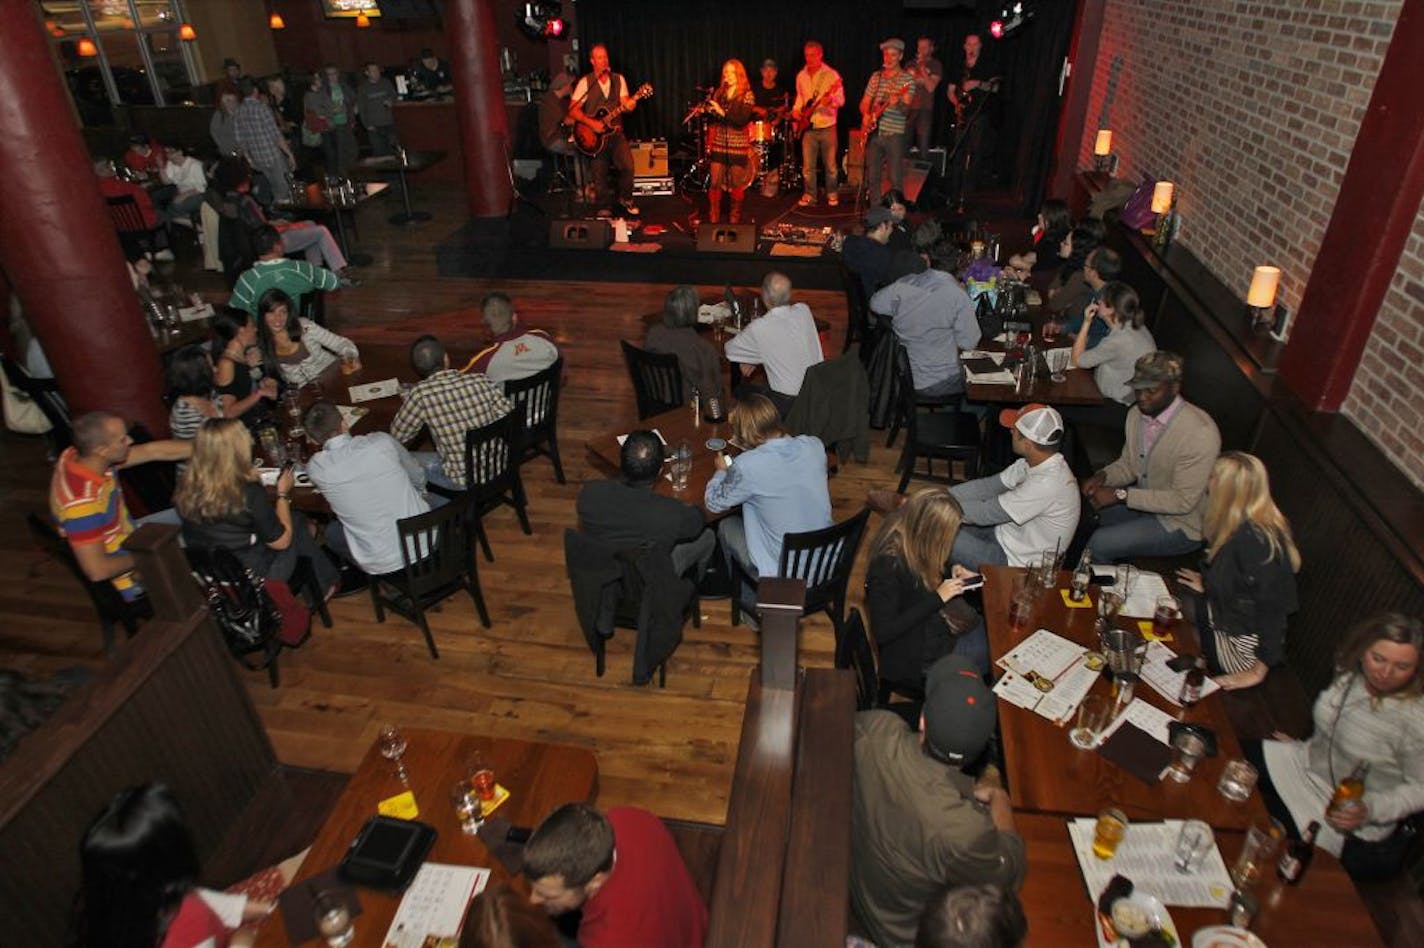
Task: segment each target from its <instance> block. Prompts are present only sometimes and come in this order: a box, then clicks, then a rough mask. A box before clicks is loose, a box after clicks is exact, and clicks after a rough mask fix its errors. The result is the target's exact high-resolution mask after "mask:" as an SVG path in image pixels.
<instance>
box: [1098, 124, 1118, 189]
mask: <svg viewBox="0 0 1424 948" xmlns="http://www.w3.org/2000/svg"><path fill="white" fill-rule="evenodd" d="M1112 137H1113V136H1112V130H1111V129H1106V128H1100V129H1098V136H1097V138H1095V139H1094V140H1093V170H1095V171H1097V172H1098V173H1099V174H1105V175H1107V176H1108V177H1109V178H1111V177H1113V176H1114V175H1116V174H1117V155H1114V154H1113V150H1112Z"/></svg>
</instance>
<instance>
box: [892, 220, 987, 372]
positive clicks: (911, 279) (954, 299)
mask: <svg viewBox="0 0 1424 948" xmlns="http://www.w3.org/2000/svg"><path fill="white" fill-rule="evenodd" d="M958 256H959V255H958V251H957V250H956V249H955V247H954V245H953V244H951V243H950V242H949V241H941V242H940V243H938V244H936V245H935V246H934V248H933V249H932V250H931V254H930V262H931V267H930V268H929V269H928V270H925V271H923V272H920V273H911V274H910V275H908V276H903V277H901V278H900V279H898V280H896V281H895V282H894V283H891V284H890V285H889V286H886V287H884V288H883V289H880V290H877V291H876V292H875V294H874V295H872V296H871V297H870V310H871V312H873V313H879V314H881V315H882V316H888V317H890V327H891V329H893V330H894V331H895V338H896V339H898V340H900V345H902V346H904V347H905V355H906V356H908V357H909V360H910V375H911V376H912V377H913V378H914V380H915V392H916V393H918V394H920V395H924V396H927V397H940V396H949V395H959V394H962V393H963V392H964V366H963V365H962V364H961V363H960V361H959V353H960V351H961V350H963V349H972V348H974V347H975V346H976V345H978V344H979V320H978V317H977V316H976V315H975V312H974V303H973V302H972V301H971V300H970V299H969V294H968V293H966V292H964V288H963V287H962V286H960V285H959V281H958V280H956V279H955V278H954V277H953V276H951V275H950V274H951V273H952V272H953V270H954V265H955V263H956V261H957V259H958Z"/></svg>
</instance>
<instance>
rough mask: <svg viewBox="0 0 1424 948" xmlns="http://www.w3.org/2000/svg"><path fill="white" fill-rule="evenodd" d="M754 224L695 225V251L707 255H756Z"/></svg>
mask: <svg viewBox="0 0 1424 948" xmlns="http://www.w3.org/2000/svg"><path fill="white" fill-rule="evenodd" d="M756 243H757V225H756V224H711V223H708V222H707V221H703V222H702V223H701V224H698V225H697V249H698V250H704V251H707V252H709V253H756Z"/></svg>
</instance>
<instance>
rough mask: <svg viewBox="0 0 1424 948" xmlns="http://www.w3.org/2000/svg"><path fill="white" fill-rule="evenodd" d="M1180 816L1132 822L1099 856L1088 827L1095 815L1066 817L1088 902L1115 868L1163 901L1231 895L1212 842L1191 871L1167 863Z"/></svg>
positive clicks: (1213, 902) (1201, 902)
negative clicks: (1109, 852)
mask: <svg viewBox="0 0 1424 948" xmlns="http://www.w3.org/2000/svg"><path fill="white" fill-rule="evenodd" d="M1183 822H1184V821H1183V820H1164V821H1163V822H1161V823H1133V824H1132V825H1131V826H1129V827H1128V828H1127V835H1126V836H1124V837H1123V840H1122V842H1121V843H1120V844H1118V847H1117V852H1116V853H1114V854H1113V857H1112V858H1111V859H1099V858H1098V857H1097V856H1094V855H1093V827H1094V826H1095V825H1096V823H1097V821H1096V820H1094V819H1093V818H1092V817H1081V818H1079V819H1076V820H1070V821H1069V822H1068V838H1069V840H1070V841H1071V842H1072V844H1073V853H1074V855H1076V856H1077V857H1078V868H1079V869H1080V870H1081V871H1082V873H1083V882H1084V884H1085V885H1087V887H1088V893H1089V895H1090V897H1091V898H1092V900H1093V902H1094V903H1096V902H1097V899H1098V896H1099V895H1100V894H1102V891H1103V889H1105V888H1107V885H1108V883H1109V882H1111V881H1112V878H1113V876H1115V875H1119V874H1121V875H1123V876H1126V877H1127V878H1128V879H1131V880H1132V884H1133V886H1134V887H1135V888H1139V889H1142V890H1144V891H1146V892H1151V893H1152V894H1153V895H1155V896H1157V898H1159V899H1161V900H1162V902H1163V904H1165V905H1181V906H1186V907H1189V908H1226V906H1227V904H1228V903H1229V901H1230V899H1231V889H1232V885H1231V876H1230V875H1229V874H1228V873H1227V870H1226V863H1225V861H1224V860H1223V859H1222V858H1221V850H1220V849H1219V848H1218V847H1217V845H1216V843H1215V842H1213V843H1212V844H1211V849H1210V850H1208V852H1207V854H1206V857H1205V858H1204V859H1203V860H1202V865H1201V868H1200V869H1198V870H1196V871H1195V872H1193V873H1190V874H1188V873H1183V872H1178V871H1177V867H1176V866H1175V865H1174V864H1173V861H1174V859H1175V855H1176V845H1177V835H1178V834H1179V833H1181V831H1182V823H1183Z"/></svg>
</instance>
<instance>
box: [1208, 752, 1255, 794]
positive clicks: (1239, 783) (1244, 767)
mask: <svg viewBox="0 0 1424 948" xmlns="http://www.w3.org/2000/svg"><path fill="white" fill-rule="evenodd" d="M1257 777H1258V774H1257V773H1256V768H1255V767H1253V766H1252V765H1251V764H1250V763H1249V762H1248V761H1244V760H1228V761H1227V762H1226V766H1225V767H1223V768H1221V779H1220V780H1218V781H1217V783H1216V789H1217V790H1218V791H1219V792H1220V793H1221V795H1222V796H1224V797H1226V799H1228V800H1233V801H1235V802H1236V803H1245V802H1246V801H1247V800H1249V799H1250V798H1251V791H1252V790H1255V789H1256V779H1257Z"/></svg>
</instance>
